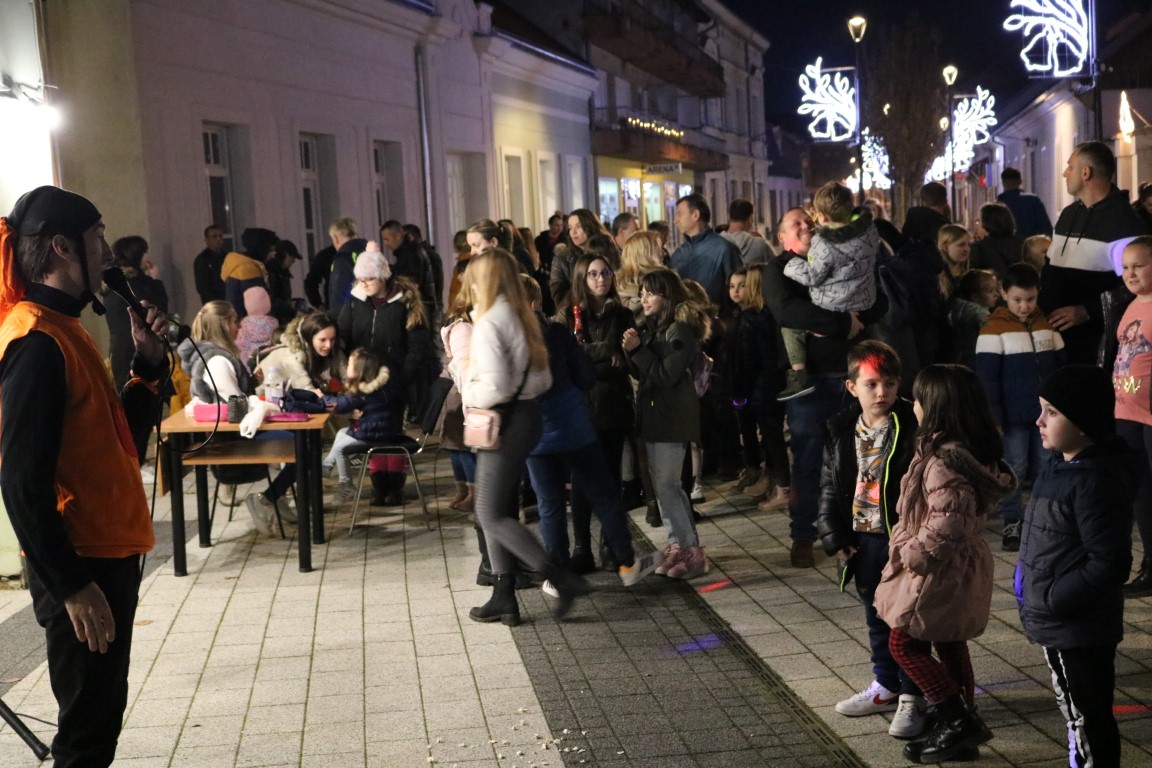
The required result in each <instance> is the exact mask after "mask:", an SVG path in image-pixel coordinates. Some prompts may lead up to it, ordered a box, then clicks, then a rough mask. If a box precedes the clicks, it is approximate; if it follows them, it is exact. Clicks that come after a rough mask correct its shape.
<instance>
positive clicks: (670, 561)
mask: <svg viewBox="0 0 1152 768" xmlns="http://www.w3.org/2000/svg"><path fill="white" fill-rule="evenodd" d="M683 553H684V550H682V549H681V548H680V545H679V544H669V545H668V546H666V547H664V552H663V555H664V556H663V558H662V559H661V562H660V565H658V566H656V567H655V568H653V569H652V572H653V573H655V574H656V575H657V576H667V575H668V569H669V568H671V567H672V566H674V565H676V562H677V561H678V560H679V559H680V558H681V557H683Z"/></svg>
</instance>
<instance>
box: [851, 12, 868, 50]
mask: <svg viewBox="0 0 1152 768" xmlns="http://www.w3.org/2000/svg"><path fill="white" fill-rule="evenodd" d="M867 28H868V20H867V19H865V18H864V17H863V16H853V17H852V18H850V19H848V34H850V35H852V42H854V43H858V42H860V41H861V40H863V39H864V30H866V29H867Z"/></svg>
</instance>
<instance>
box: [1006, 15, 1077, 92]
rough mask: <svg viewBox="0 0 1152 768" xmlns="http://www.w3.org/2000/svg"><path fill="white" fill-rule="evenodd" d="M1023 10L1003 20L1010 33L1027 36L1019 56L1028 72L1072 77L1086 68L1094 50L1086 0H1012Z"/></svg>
mask: <svg viewBox="0 0 1152 768" xmlns="http://www.w3.org/2000/svg"><path fill="white" fill-rule="evenodd" d="M1009 7H1010V8H1019V9H1020V11H1019V12H1017V13H1014V14H1012V15H1011V16H1009V17H1008V18H1007V19H1005V20H1004V29H1006V30H1008V31H1009V32H1015V31H1016V30H1021V31H1022V32H1023V33H1024V36H1025V37H1026V38H1028V42H1027V44H1026V45H1025V46H1024V48H1023V49H1022V50H1021V51H1020V59H1021V60H1022V61H1023V62H1024V67H1025V69H1027V70H1028V71H1029V72H1037V73H1045V74H1048V75H1050V76H1052V77H1069V76H1071V75H1076V74H1080V73H1082V72H1083V71H1084V65H1085V63H1086V62H1087V61H1088V57H1089V55H1090V52H1091V50H1092V49H1091V42H1090V38H1089V29H1090V26H1091V25H1090V22H1089V17H1088V14H1087V13H1086V12H1085V10H1084V3H1083V0H1012V2H1011V4H1010V6H1009Z"/></svg>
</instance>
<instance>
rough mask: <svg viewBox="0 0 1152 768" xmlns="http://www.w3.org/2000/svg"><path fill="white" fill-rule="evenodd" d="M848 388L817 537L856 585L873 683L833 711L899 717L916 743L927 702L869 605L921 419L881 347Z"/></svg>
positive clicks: (843, 579) (857, 364)
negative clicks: (901, 392) (903, 395)
mask: <svg viewBox="0 0 1152 768" xmlns="http://www.w3.org/2000/svg"><path fill="white" fill-rule="evenodd" d="M845 387H846V388H847V389H848V392H849V393H851V395H852V396H853V397H854V398H856V402H854V403H852V404H851V405H849V406H848V407H846V408H845V409H844V410H842V411H841V412H840V413H838V414H836V415H835V416H833V417H832V418H831V419H829V420H828V424H827V433H828V437H827V442H826V443H825V446H824V462H823V466H822V468H821V471H820V507H819V511H818V513H817V519H816V531H817V533H818V534H819V536H820V540H821V543H822V545H823V547H824V551H825V552H826V553H828V554H829V555H835V556H836V557H837V558H839V560H840V567H839V571H840V589H841V590H843V589H844V587H845V585H846V584H847V583H848V581H849V580H850V579H855V581H856V591H857V593H858V594H859V595H860V600H861V602H863V603H864V615H865V619H866V621H867V624H868V644H869V646H870V647H871V649H872V672H873V674H875V676H876V679H875V680H874V681H873V682H872V684H871V685H869V686H868V687H867V688H865V689H864V690H863V691H861V692H860V693H857V694H855V695H853V696H851V697H849V698H847V699H845V700H844V701H841V702H840V703H838V704H837V705H836V711H837V712H839V713H840V714H842V715H845V716H847V717H860V716H863V715H872V714H877V713H880V712H893V711H895V712H896V714H895V716H894V717H893V719H892V724H891V726H890V727H889V729H888V733H889V734H891V735H892V736H897V737H899V738H912V737H914V736H919V735H920V733H921V731H922V730H923V729H924V717H925V704H924V698H923V696H922V695H921V693H920V690H919V689H918V688H917V687H916V685H915V683H913V682H912V681H911V680H909V679H908V677H907V676H906V675H905V674H904V673H903V671H902V670H901V669H900V666H899V665H898V664H897V663H896V662H895V660H894V659H893V658H892V654H891V652H890V651H889V650H888V635H889V628H888V625H887V624H885V623H884V620H883V619H881V618H880V617H879V616H877V615H876V609H875V608H874V607H873V605H872V599H873V596H874V595H875V592H876V587H877V585H878V584H879V583H880V573H881V571H883V570H884V565H885V564H886V563H887V562H888V538H889V535H890V533H891V531H892V526H894V525H895V524H896V520H897V515H896V502H897V501H898V499H899V496H900V479H901V478H902V477H903V476H904V473H905V472H906V471H907V469H908V465H909V463H910V462H911V460H912V455H913V453H915V439H916V426H917V424H916V416H915V414H914V413H913V412H912V404H911V403H909V402H908V401H907V400H903V399H901V398H900V397H899V395H898V394H897V392H898V390H899V388H900V358H899V357H898V356H897V354H896V350H894V349H892V347H890V346H888V345H887V344H885V343H883V342H881V341H864V342H861V343H860V344H857V345H856V346H855V347H853V348H852V350H851V351H849V353H848V380H847V381H846V382H845Z"/></svg>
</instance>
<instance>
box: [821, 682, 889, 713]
mask: <svg viewBox="0 0 1152 768" xmlns="http://www.w3.org/2000/svg"><path fill="white" fill-rule="evenodd" d="M899 705H900V694H898V693H893V692H892V691H890V690H888V689H887V688H885V687H884V686H882V685H880V683H879V681H877V680H873V681H872V685H870V686H868V687H867V688H865V689H864V690H862V691H860V693H858V694H856V695H855V696H850V697H849V698H847V699H844V700H843V701H841V702H839V703H837V704H836V711H837V712H839V713H840V714H842V715H844V716H846V717H864V716H865V715H876V714H879V713H881V712H895V711H896V708H897V707H898V706H899Z"/></svg>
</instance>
